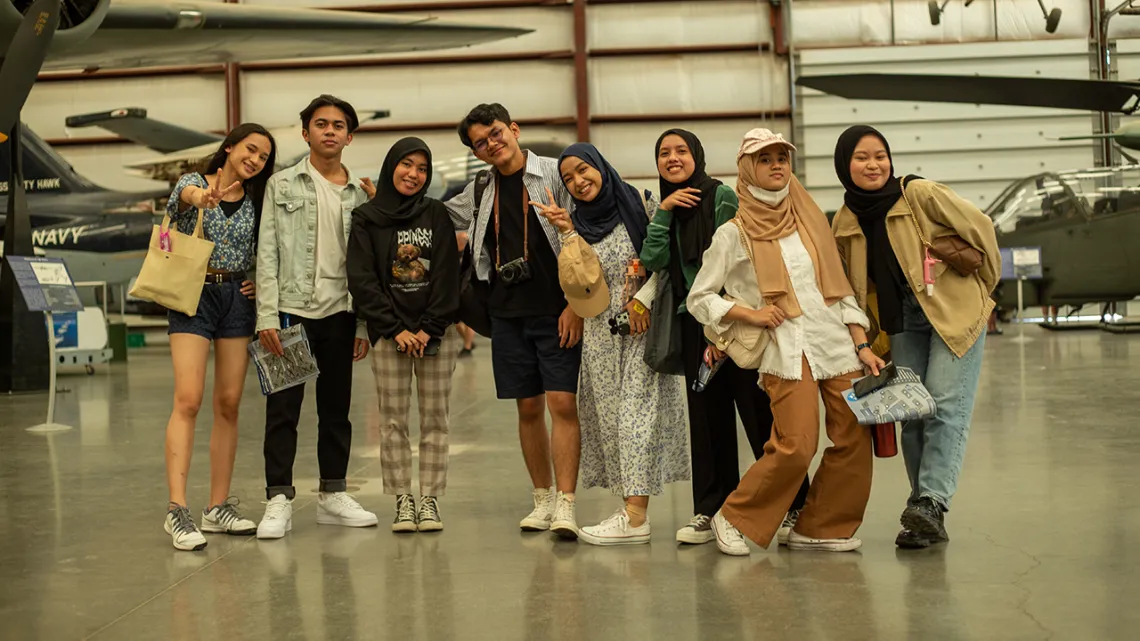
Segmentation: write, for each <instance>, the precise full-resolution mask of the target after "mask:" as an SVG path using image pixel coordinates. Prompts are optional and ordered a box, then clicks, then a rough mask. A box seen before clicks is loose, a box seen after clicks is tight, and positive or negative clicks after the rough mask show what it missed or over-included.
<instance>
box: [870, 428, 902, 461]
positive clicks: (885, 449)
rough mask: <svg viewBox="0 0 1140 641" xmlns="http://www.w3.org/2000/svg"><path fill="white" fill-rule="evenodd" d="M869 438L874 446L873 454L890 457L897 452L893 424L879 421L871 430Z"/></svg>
mask: <svg viewBox="0 0 1140 641" xmlns="http://www.w3.org/2000/svg"><path fill="white" fill-rule="evenodd" d="M871 440H872V441H873V443H874V447H875V456H877V457H879V458H890V457H892V456H894V455H896V454H898V453H899V445H898V441H897V440H895V424H894V423H893V422H892V423H879V424H878V425H876V426H875V427H874V429H872V430H871Z"/></svg>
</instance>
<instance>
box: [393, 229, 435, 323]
mask: <svg viewBox="0 0 1140 641" xmlns="http://www.w3.org/2000/svg"><path fill="white" fill-rule="evenodd" d="M431 222H432V221H431V220H430V219H429V218H428V217H427V216H420V217H419V218H418V219H417V220H415V221H409V223H406V224H404V225H402V226H400V227H396V228H395V229H393V233H392V245H391V247H390V248H389V253H388V255H389V256H391V257H392V266H391V282H390V283H389V285H388V287H389V291H390V292H391V296H392V305H393V306H394V307H395V308H396V315H397V316H398V317H399V318H400V321H401V322H402V323H403V325H404V328H405V329H409V330H413V331H414V330H418V329H420V318H421V316H422V315H423V312H424V310H426V309H427V308H428V304H429V303H430V302H431V299H430V296H431V287H432V278H431V275H432V273H431V259H432V250H433V249H434V243H433V241H434V240H435V239H434V238H433V237H432V236H433V233H432V232H433V230H432V227H431Z"/></svg>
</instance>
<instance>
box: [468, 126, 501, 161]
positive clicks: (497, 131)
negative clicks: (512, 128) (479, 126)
mask: <svg viewBox="0 0 1140 641" xmlns="http://www.w3.org/2000/svg"><path fill="white" fill-rule="evenodd" d="M504 133H505V130H504V129H503V128H502V127H495V128H494V129H492V130H491V133H489V134H487V137H486V138H484V139H482V140H479V141H477V142H476V143H475V144H474V145H472V149H474V150H475V151H476V152H477V153H480V154H481V153H483V152H485V151H487V144H488V143H489V142H496V143H501V142H503V134H504Z"/></svg>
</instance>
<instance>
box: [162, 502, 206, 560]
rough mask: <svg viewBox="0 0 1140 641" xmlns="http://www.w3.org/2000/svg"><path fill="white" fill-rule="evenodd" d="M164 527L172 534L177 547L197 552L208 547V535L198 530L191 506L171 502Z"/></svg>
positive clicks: (171, 536)
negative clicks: (191, 513)
mask: <svg viewBox="0 0 1140 641" xmlns="http://www.w3.org/2000/svg"><path fill="white" fill-rule="evenodd" d="M163 527H164V528H165V529H166V533H167V534H169V535H170V538H171V539H172V541H173V543H174V547H175V549H178V550H187V551H194V552H197V551H198V550H204V549H205V548H206V537H204V536H202V533H201V532H200V531H198V526H197V525H196V524H195V523H194V517H193V516H191V515H190V508H188V507H186V506H185V505H178V504H177V503H171V504H170V506H169V511H168V512H167V513H166V523H165V524H164V526H163Z"/></svg>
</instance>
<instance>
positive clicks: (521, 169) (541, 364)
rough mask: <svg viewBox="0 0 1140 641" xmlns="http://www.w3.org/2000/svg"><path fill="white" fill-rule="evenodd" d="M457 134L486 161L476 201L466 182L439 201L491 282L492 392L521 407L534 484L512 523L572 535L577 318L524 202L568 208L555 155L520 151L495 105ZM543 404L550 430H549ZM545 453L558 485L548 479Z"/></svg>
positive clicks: (550, 244)
mask: <svg viewBox="0 0 1140 641" xmlns="http://www.w3.org/2000/svg"><path fill="white" fill-rule="evenodd" d="M459 139H460V140H462V141H463V144H465V145H467V147H468V148H470V149H471V150H472V152H473V153H474V154H475V157H476V158H478V159H479V160H482V161H483V162H485V163H488V164H490V165H491V166H492V169H491V170H490V174H489V176H488V178H487V182H486V183H485V184H486V188H485V189H482V197H481V198H480V202H475V193H476V191H477V190H476V185H475V182H472V183H471V184H469V185H467V187H466V188H465V189H464V190H463V193H461V194H459V195H457V196H456V197H455V198H453V199H451V200H450V201H448V202H447V203H446V204H447V208H448V210H449V211H450V213H451V218H452V221H453V222H454V223H455V228H456V229H457V230H460V232H461V234H460V238H461V242H463V240H464V239H465V238H466V237H465V236H464V233H466V232H469V233H470V242H471V250H472V260H473V261H474V264H475V277H476V278H478V279H479V280H482V281H485V282H489V283H490V299H489V301H488V308H489V309H490V315H491V326H492V329H491V360H492V364H493V367H494V372H495V388H496V391H497V394H498V397H499V398H500V399H513V400H515V402H516V403H517V404H518V414H519V441H520V442H521V445H522V450H523V458H524V459H525V460H526V466H527V470H528V471H529V472H530V477H531V480H532V481H533V482H534V487H535V489H534V494H533V498H534V511H532V512H531V513H530V514H529V515H528V516H527V517H526V518H525V519H523V520H522V522H520V523H519V527H521V528H522V529H523V530H527V531H545V530H551V531H553V532H554V533H555V534H557V535H558V536H560V537H563V538H567V539H575V538H577V537H578V525H577V521H576V519H575V516H574V491H575V488H576V487H577V484H578V460H579V454H580V447H581V443H580V434H579V425H578V403H577V393H578V369H579V366H580V363H581V346H580V345H579V343H580V342H581V339H582V319H581V318H579V317H578V316H577V315H576V314H575V313H574V312H573V311H572V310H571V309H570V307H569V306H568V305H567V304H566V298H565V296H564V295H563V293H562V287H561V285H560V284H559V282H558V254H559V252H560V251H561V250H562V243H561V239H560V237H559V234H558V231H557V230H556V229H555V228H554V226H553V225H551V224H550V223H549V222H548V221H547V220H546V219H545V218H544V217H540V216H539V215H538V214H537V213H536V211H535V208H534V207H533V206H532V205H531V204H530V203H532V202H539V203H543V204H544V205H548V206H549V205H557V206H560V207H562V208H563V209H566V210H567V211H569V210H570V209H571V207H572V205H571V199H570V195H569V193H567V191H566V188H565V186H564V185H563V184H562V178H561V176H560V175H559V171H558V161H557V160H555V159H553V158H545V157H542V156H539V155H538V154H534V153H530V152H527V151H524V150H523V149H522V148H520V147H519V126H518V124H517V123H515V122H514V121H512V120H511V116H510V114H509V113H508V112H507V110H506V108H505V107H503V106H502V105H500V104H498V103H496V104H490V105H487V104H482V105H479V106H478V107H475V108H474V109H472V110H471V112H470V113H468V114H467V117H466V118H464V119H463V121H462V122H460V123H459ZM551 200H554V201H555V202H550V201H551ZM472 223H474V225H472ZM547 409H549V411H550V417H551V420H552V422H553V433H552V434H553V435H552V436H550V435H548V434H547V431H546V410H547ZM552 450H553V463H554V480H556V481H557V486H554V485H553V484H552V479H551V470H550V467H551V451H552Z"/></svg>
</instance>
